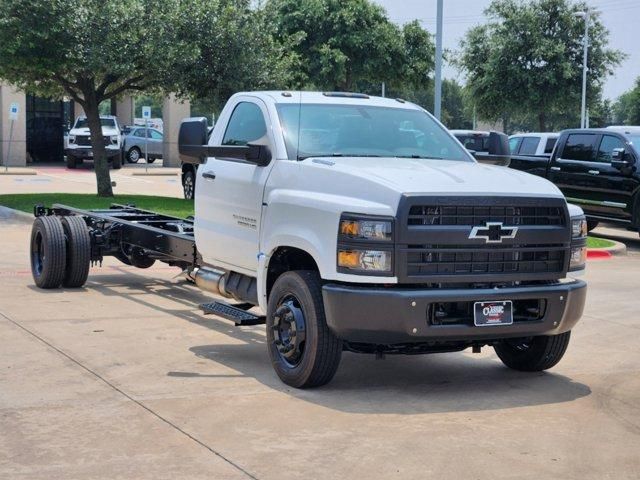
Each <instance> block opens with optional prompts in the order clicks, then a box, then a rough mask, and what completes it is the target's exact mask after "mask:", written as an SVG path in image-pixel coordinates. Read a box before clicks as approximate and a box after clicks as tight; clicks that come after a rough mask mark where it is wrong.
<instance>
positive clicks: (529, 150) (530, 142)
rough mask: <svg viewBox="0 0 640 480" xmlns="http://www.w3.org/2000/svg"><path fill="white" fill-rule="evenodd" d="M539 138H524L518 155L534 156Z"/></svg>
mask: <svg viewBox="0 0 640 480" xmlns="http://www.w3.org/2000/svg"><path fill="white" fill-rule="evenodd" d="M538 143H540V137H524V138H523V139H522V144H521V145H520V155H535V154H536V150H537V149H538Z"/></svg>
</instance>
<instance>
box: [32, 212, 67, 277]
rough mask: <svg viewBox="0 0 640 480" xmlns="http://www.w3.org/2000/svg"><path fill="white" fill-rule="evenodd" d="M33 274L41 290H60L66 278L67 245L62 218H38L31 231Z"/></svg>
mask: <svg viewBox="0 0 640 480" xmlns="http://www.w3.org/2000/svg"><path fill="white" fill-rule="evenodd" d="M30 254H31V274H32V275H33V280H34V282H35V283H36V285H37V286H38V287H40V288H58V287H59V286H60V285H61V284H62V281H63V280H64V277H65V272H66V270H65V268H66V263H67V245H66V241H65V236H64V229H63V227H62V222H61V221H60V218H58V217H56V216H46V217H38V218H36V219H35V220H34V222H33V227H32V229H31V248H30Z"/></svg>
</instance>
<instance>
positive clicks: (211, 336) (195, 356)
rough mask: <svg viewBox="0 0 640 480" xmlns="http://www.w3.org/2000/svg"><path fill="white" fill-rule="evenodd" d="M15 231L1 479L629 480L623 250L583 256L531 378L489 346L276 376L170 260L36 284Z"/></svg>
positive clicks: (635, 396) (111, 264)
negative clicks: (584, 294) (582, 274)
mask: <svg viewBox="0 0 640 480" xmlns="http://www.w3.org/2000/svg"><path fill="white" fill-rule="evenodd" d="M29 230H30V226H29V225H28V224H25V223H21V222H19V221H17V220H13V219H10V218H7V217H5V218H0V478H2V479H5V478H6V479H30V480H33V479H51V478H65V479H87V478H96V479H114V478H123V479H134V478H135V479H146V478H149V479H165V478H166V479H169V478H172V479H173V478H180V479H191V478H203V479H204V478H207V479H212V478H214V479H246V478H258V479H278V480H282V479H289V478H292V479H293V478H298V479H299V478H305V479H334V478H335V479H342V478H353V479H356V478H357V479H359V478H370V479H378V478H385V479H387V478H399V479H400V478H401V479H424V478H437V479H462V478H465V479H466V478H468V479H516V478H517V479H536V480H537V479H540V478H545V479H598V480H600V479H616V480H618V479H637V478H640V349H639V348H638V338H639V334H640V319H639V318H638V311H640V296H638V294H637V286H638V275H639V274H640V258H638V257H637V256H635V255H631V256H628V257H621V258H614V259H612V260H600V261H593V262H590V264H589V269H588V274H587V276H586V278H587V280H588V282H589V295H588V305H587V308H586V312H585V316H584V318H583V320H582V322H581V323H579V324H578V326H577V327H576V329H575V330H574V332H573V337H572V342H571V345H570V346H569V350H568V352H567V354H566V356H565V358H564V359H563V361H562V362H561V363H560V364H559V365H558V366H557V367H555V368H554V369H553V370H551V371H549V372H546V373H536V374H525V373H519V372H514V371H510V370H508V369H506V368H505V367H503V366H502V364H501V363H500V362H499V360H498V359H497V357H496V356H495V355H494V353H493V352H492V350H491V349H484V350H483V352H482V353H481V354H472V353H470V352H465V353H455V354H441V355H431V356H415V357H387V359H386V360H376V359H375V358H374V357H373V356H364V355H356V354H349V353H347V354H345V355H344V357H343V361H342V365H341V367H340V370H339V372H338V374H337V376H336V377H335V379H334V381H333V382H332V383H331V384H330V385H328V386H327V387H324V388H320V389H316V390H308V391H298V390H294V389H290V388H288V387H286V386H284V385H283V384H281V383H280V382H279V380H278V379H277V377H276V376H275V374H274V373H273V372H272V369H271V366H270V365H269V360H268V357H267V352H266V347H265V343H264V339H265V336H264V331H263V328H264V327H243V328H235V327H233V326H232V325H231V324H229V323H228V322H227V321H225V320H222V319H218V318H215V317H212V316H206V317H205V316H203V315H202V314H201V313H200V312H199V310H198V304H199V303H201V302H203V301H205V300H207V299H208V298H207V297H206V296H204V295H202V294H201V293H200V292H199V291H197V290H195V289H194V288H192V287H191V286H188V285H185V284H184V283H183V282H182V281H181V280H180V279H178V278H176V274H177V273H178V272H177V270H176V269H171V268H168V267H165V266H154V267H152V268H150V269H148V270H136V269H133V268H131V267H127V266H124V265H122V264H119V263H118V262H117V261H115V260H114V261H111V260H109V261H107V262H105V265H104V266H103V267H102V268H97V267H96V268H94V269H93V270H92V274H91V276H90V278H89V282H88V283H87V285H86V288H83V289H80V290H76V291H71V290H63V289H61V290H55V291H40V290H37V289H36V288H35V287H34V285H33V282H32V279H31V276H30V272H29V267H28V255H27V250H28V238H29Z"/></svg>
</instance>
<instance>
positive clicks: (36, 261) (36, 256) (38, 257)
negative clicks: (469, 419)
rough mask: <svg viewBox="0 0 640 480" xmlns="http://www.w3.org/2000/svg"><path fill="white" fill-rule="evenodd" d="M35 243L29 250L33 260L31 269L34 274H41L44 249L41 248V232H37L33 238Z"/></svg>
mask: <svg viewBox="0 0 640 480" xmlns="http://www.w3.org/2000/svg"><path fill="white" fill-rule="evenodd" d="M34 243H35V244H34V245H33V247H32V250H31V261H32V262H33V269H34V270H35V272H36V275H38V276H39V275H41V274H42V268H43V264H44V250H43V248H42V234H41V233H40V232H38V233H37V234H36V238H35V242H34Z"/></svg>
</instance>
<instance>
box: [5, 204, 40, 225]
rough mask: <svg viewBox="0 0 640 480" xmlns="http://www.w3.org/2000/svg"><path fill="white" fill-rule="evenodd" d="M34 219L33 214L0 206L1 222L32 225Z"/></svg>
mask: <svg viewBox="0 0 640 480" xmlns="http://www.w3.org/2000/svg"><path fill="white" fill-rule="evenodd" d="M33 219H34V217H33V214H30V213H27V212H21V211H20V210H15V209H13V208H9V207H5V206H3V205H0V221H2V220H17V221H19V222H21V223H32V222H33Z"/></svg>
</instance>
